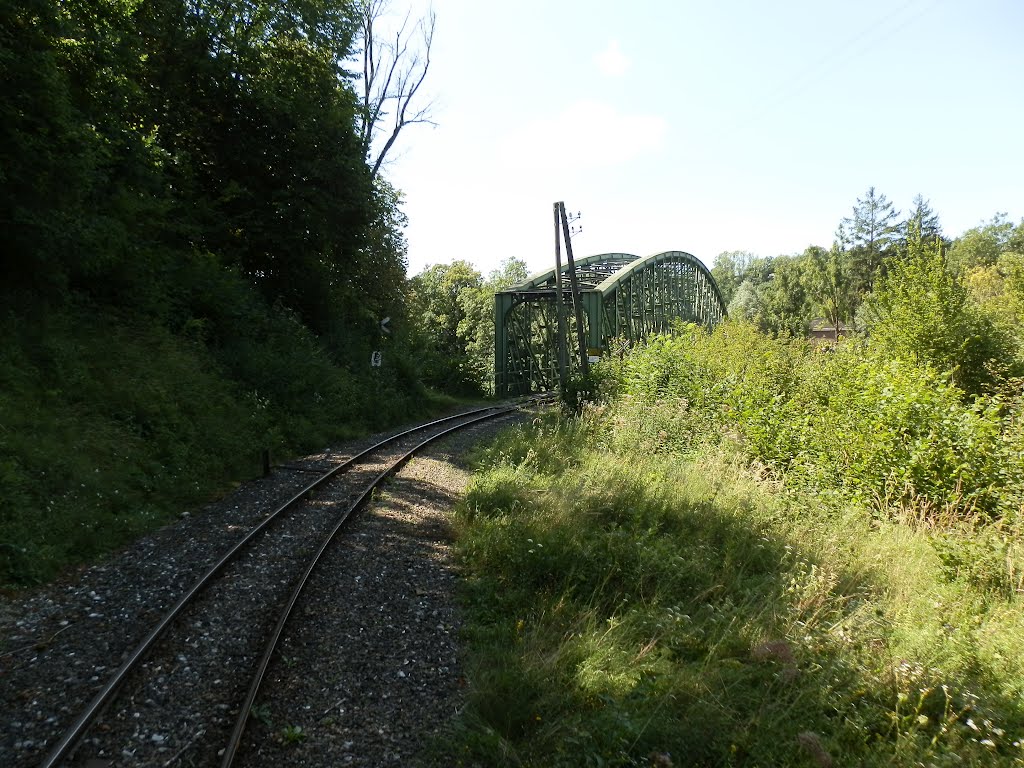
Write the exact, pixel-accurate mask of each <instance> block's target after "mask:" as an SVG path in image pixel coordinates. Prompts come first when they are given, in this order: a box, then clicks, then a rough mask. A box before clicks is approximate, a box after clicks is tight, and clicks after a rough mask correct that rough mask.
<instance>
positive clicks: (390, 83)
mask: <svg viewBox="0 0 1024 768" xmlns="http://www.w3.org/2000/svg"><path fill="white" fill-rule="evenodd" d="M390 5H391V2H390V0H360V4H359V25H360V27H359V32H360V41H359V43H360V46H361V52H362V79H361V89H362V92H361V94H360V101H361V104H360V111H359V137H360V140H361V141H362V145H363V154H364V156H365V157H367V158H368V159H369V162H370V169H371V174H372V175H373V176H374V177H376V176H377V174H378V173H379V172H380V168H381V166H382V165H383V164H384V161H385V158H386V157H387V154H388V152H389V151H391V148H392V147H393V146H394V144H395V142H396V141H397V140H398V136H399V134H400V133H401V132H402V130H403V129H404V128H405V127H406V126H408V125H413V124H415V123H427V124H430V125H433V122H432V121H431V119H430V112H431V108H432V104H431V103H430V102H427V103H426V104H423V105H419V104H417V97H418V96H419V92H420V88H421V87H422V86H423V81H424V80H426V78H427V72H428V71H429V69H430V49H431V46H432V45H433V43H434V28H435V26H436V23H437V16H436V15H435V13H434V11H433V10H432V9H431V10H430V11H429V12H428V13H427V15H426V16H425V17H423V18H421V19H417V20H416V21H415V22H413V23H412V25H411V27H410V23H409V22H410V14H409V13H408V12H407V13H406V15H405V18H404V19H403V20H402V22H401V24H399V25H398V28H397V30H396V31H395V32H394V33H393V34H392V35H388V36H385V34H384V33H383V32H382V31H381V26H382V25H383V23H384V21H383V20H384V17H385V15H386V14H387V11H388V9H389V7H390ZM389 116H390V120H387V126H386V127H385V125H384V123H385V121H386V119H387V118H388V117H389ZM378 136H381V137H382V138H383V144H382V145H380V146H379V148H378V149H377V150H376V156H375V157H373V156H371V153H372V152H373V151H374V143H375V141H376V139H377V137H378Z"/></svg>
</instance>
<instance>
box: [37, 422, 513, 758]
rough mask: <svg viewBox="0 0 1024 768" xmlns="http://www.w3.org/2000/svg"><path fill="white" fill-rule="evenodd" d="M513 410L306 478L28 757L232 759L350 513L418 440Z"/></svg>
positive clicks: (396, 440) (421, 429)
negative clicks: (308, 588)
mask: <svg viewBox="0 0 1024 768" xmlns="http://www.w3.org/2000/svg"><path fill="white" fill-rule="evenodd" d="M516 410H518V406H510V407H503V408H486V409H480V410H477V411H472V412H469V413H463V414H459V415H456V416H452V417H448V418H445V419H440V420H437V421H433V422H430V423H429V424H424V425H420V426H418V427H416V428H414V429H411V430H408V431H406V432H403V433H400V434H398V435H394V436H392V437H389V438H387V439H386V440H383V441H381V442H379V443H377V444H375V445H373V446H371V447H369V448H367V449H366V450H364V451H362V452H360V453H358V454H356V455H354V456H352V457H351V458H349V459H347V460H346V461H344V462H342V463H340V464H337V465H336V466H333V467H331V468H330V469H329V470H327V471H324V472H322V474H320V476H318V477H316V478H315V479H313V480H311V481H310V482H309V483H308V484H307V485H305V486H304V487H303V488H301V489H300V490H299V491H298V492H297V493H295V494H294V495H293V496H292V497H291V498H290V499H289V500H288V501H287V502H285V503H284V504H282V505H280V506H279V507H278V508H277V509H275V510H274V511H273V512H271V513H270V514H268V515H267V516H266V517H265V518H264V519H263V521H262V522H260V523H259V524H258V525H256V526H255V527H254V528H252V529H251V530H249V531H248V532H246V533H245V534H244V535H243V536H241V537H240V538H239V539H238V540H237V542H236V543H235V545H234V546H233V547H232V548H231V549H230V550H229V551H228V552H227V553H225V554H224V555H223V556H222V557H221V558H220V559H219V560H218V561H217V562H216V563H214V564H213V565H212V566H211V567H210V568H209V569H208V570H207V571H206V573H205V574H204V575H203V576H202V577H201V578H199V579H198V580H197V581H196V582H195V584H194V585H193V586H192V587H191V588H190V589H189V590H187V592H186V593H185V594H184V595H183V596H182V597H181V598H180V599H179V600H178V602H177V603H176V604H175V605H174V606H173V607H172V608H171V609H170V610H169V611H167V612H166V614H164V615H163V616H162V618H160V619H159V620H158V621H156V622H155V624H154V626H153V627H152V629H151V630H150V631H149V633H148V634H147V635H146V637H145V639H144V640H142V642H141V643H139V644H138V646H137V647H136V648H135V649H134V651H132V652H131V653H130V654H129V655H128V656H127V658H126V659H125V660H124V661H123V663H121V665H120V667H119V668H118V669H117V671H116V672H115V673H114V674H112V675H111V676H110V678H109V679H108V680H107V681H106V683H105V684H104V685H103V687H102V689H101V690H100V691H99V692H98V693H97V694H96V695H95V697H94V698H93V699H92V701H91V702H90V703H89V705H88V706H87V707H85V709H84V710H82V711H81V713H80V714H79V715H78V716H77V717H76V718H75V719H74V722H73V723H72V724H71V725H70V726H69V727H68V728H67V729H66V730H65V731H64V733H63V734H62V736H61V737H60V738H59V739H58V740H57V741H55V742H54V743H53V744H52V745H50V747H49V751H48V753H47V755H46V757H45V758H44V759H43V762H42V763H40V765H41V766H44V767H45V768H50V767H51V766H58V765H86V766H89V768H102V767H103V766H114V765H135V764H139V762H140V760H142V756H143V755H148V756H150V757H147V758H146V759H145V761H146V762H147V763H150V764H158V765H160V764H162V765H168V766H170V765H174V764H183V765H221V766H224V767H226V766H230V765H232V764H233V762H234V760H235V758H236V756H237V754H238V750H239V747H240V745H241V744H242V739H243V736H244V735H245V733H246V728H247V725H248V724H249V723H250V722H251V720H252V718H253V717H256V718H257V719H258V718H259V717H260V711H259V709H254V707H253V704H254V702H255V701H257V696H258V695H259V691H260V687H261V685H262V682H263V680H264V677H265V674H266V671H267V669H268V666H269V665H270V662H271V659H273V658H274V656H275V653H276V649H277V646H278V643H279V641H280V639H281V637H282V636H283V634H284V633H285V629H286V627H287V626H288V623H289V620H290V619H291V617H292V616H293V613H294V608H295V606H296V604H297V602H298V601H299V599H300V595H301V593H302V590H303V588H304V586H305V585H306V584H307V583H308V581H309V579H310V576H311V574H312V573H313V571H314V569H315V568H316V567H317V563H318V562H319V560H320V558H321V556H322V555H323V554H324V552H325V551H327V549H328V547H329V546H330V543H331V541H332V540H334V539H335V537H336V536H337V535H338V533H339V531H341V529H342V528H343V526H344V524H345V522H346V521H347V520H348V518H349V517H350V516H351V514H352V513H353V512H354V511H355V510H356V509H358V508H359V507H360V506H361V505H362V504H364V503H365V502H366V501H367V500H368V499H369V498H370V497H371V496H372V494H373V492H374V489H376V488H377V487H379V485H380V484H381V483H382V482H383V481H384V480H385V479H386V478H387V477H388V476H389V475H390V474H392V473H393V472H394V471H396V469H397V468H398V467H400V466H401V465H402V464H403V463H404V462H405V461H407V460H408V459H409V458H410V457H411V456H412V455H413V454H415V453H416V452H417V451H419V450H421V449H422V448H424V447H425V446H426V445H428V444H430V443H432V442H434V441H436V440H437V439H439V438H441V437H444V436H446V435H449V434H451V433H453V432H455V431H458V430H461V429H465V428H467V427H469V426H471V425H473V424H478V423H480V422H482V421H487V420H491V419H495V418H499V417H502V416H507V415H509V414H511V413H513V412H514V411H516ZM371 546H372V544H371ZM200 680H201V681H204V683H203V684H197V682H196V681H200ZM183 734H185V735H184V736H183ZM154 747H156V753H154ZM154 754H158V755H159V756H160V757H159V762H153V761H152V760H151V757H152V756H153V755H154Z"/></svg>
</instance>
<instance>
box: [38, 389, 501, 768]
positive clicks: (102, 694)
mask: <svg viewBox="0 0 1024 768" xmlns="http://www.w3.org/2000/svg"><path fill="white" fill-rule="evenodd" d="M518 407H520V406H519V405H517V406H514V407H513V408H509V409H507V411H511V410H515V409H516V408H518ZM498 408H499V406H488V407H487V408H477V409H474V410H471V411H464V412H463V413H458V414H455V415H453V416H446V417H444V418H441V419H435V420H434V421H430V422H427V423H425V424H419V425H417V426H415V427H412V428H411V429H407V430H405V431H403V432H399V433H397V434H395V435H391V436H390V437H387V438H385V439H384V440H381V441H380V442H378V443H375V444H374V445H371V446H370V447H369V448H366V449H365V450H363V451H360V452H359V453H357V454H355V455H354V456H352V457H350V458H348V459H346V460H345V461H343V462H342V463H340V464H339V465H338V466H336V467H333V468H332V469H331V470H329V471H328V472H326V473H325V474H323V475H322V476H320V477H318V478H316V479H315V480H313V481H312V482H310V483H309V484H307V485H306V486H305V487H304V488H302V489H301V490H299V491H298V492H297V493H296V494H295V495H294V496H292V497H291V498H290V499H289V500H288V501H286V502H284V503H283V504H282V505H281V506H279V507H278V508H277V509H275V510H274V511H273V512H271V513H270V514H269V515H267V517H266V518H264V519H263V520H262V521H261V522H260V523H259V524H258V525H256V526H255V527H254V528H252V530H250V531H249V532H248V533H247V534H245V536H243V537H242V538H241V539H239V540H238V541H237V542H236V543H235V544H234V545H233V546H232V547H231V549H229V550H228V551H227V552H226V553H225V554H224V555H223V556H222V557H221V559H220V560H218V561H217V562H216V563H215V564H214V565H213V566H211V567H210V569H209V570H208V571H207V572H206V573H205V574H203V575H202V576H201V577H200V578H199V579H198V580H197V581H196V583H195V584H193V585H192V587H191V588H190V589H189V590H188V592H186V593H185V594H184V595H183V596H182V597H181V598H180V599H179V600H178V602H177V603H175V604H174V606H173V607H172V608H171V609H170V610H169V611H168V612H167V613H166V614H164V616H163V618H162V619H161V620H160V621H159V622H157V624H156V625H155V626H154V627H153V629H152V630H150V632H149V634H148V635H147V636H146V637H145V638H144V639H143V640H142V642H140V643H139V644H138V646H136V648H135V650H134V651H132V653H131V654H130V655H129V656H128V658H127V659H125V661H124V662H123V663H122V664H121V666H120V667H118V669H117V670H116V671H115V672H114V673H113V675H111V677H110V679H109V680H108V681H107V683H106V684H105V685H104V686H103V688H102V689H101V690H100V691H99V693H97V694H96V695H95V696H94V697H93V699H92V701H90V702H89V704H88V705H87V706H86V707H85V709H83V710H82V712H81V713H80V714H79V716H78V718H77V719H76V720H75V722H74V723H72V725H71V726H69V727H68V728H67V730H65V731H64V733H63V734H62V735H61V737H60V739H59V740H58V741H57V742H56V743H55V744H54V746H53V747H52V748H51V749H50V751H49V752H48V753H47V755H46V757H45V758H43V761H42V762H41V763H40V764H39V765H40V768H54V766H56V765H58V764H59V763H60V761H62V760H63V759H64V758H65V757H67V756H68V755H69V753H70V752H71V751H72V750H73V748H75V747H76V746H77V745H78V742H79V741H80V740H81V738H82V736H83V735H84V734H85V733H86V731H87V730H88V729H89V727H90V726H91V725H92V724H93V722H95V720H96V719H97V718H98V717H99V715H100V713H101V712H102V711H103V709H104V707H105V706H106V705H107V704H108V703H109V702H110V701H111V699H112V698H113V697H114V694H116V693H117V691H118V689H119V688H120V687H121V685H122V684H123V683H124V681H125V679H126V678H127V677H128V675H129V673H131V672H132V671H133V670H134V669H135V668H136V667H138V665H139V664H140V663H141V662H142V660H143V659H144V658H145V656H146V654H147V653H148V652H149V650H150V648H151V647H152V646H153V645H154V643H156V641H157V640H158V639H159V638H160V636H161V635H163V633H164V632H165V631H166V630H167V628H168V627H169V626H170V625H171V623H172V622H173V621H174V620H175V619H176V618H177V617H178V615H179V614H180V613H181V612H182V611H183V610H184V609H185V607H186V606H188V605H189V604H190V603H191V602H192V601H193V600H194V599H195V598H196V596H197V595H199V593H200V592H202V591H203V590H204V589H205V588H206V586H207V585H208V584H209V583H210V582H211V581H212V580H213V578H214V577H215V576H216V575H217V574H218V573H220V571H221V570H223V568H224V567H225V566H226V565H227V564H228V563H230V562H231V561H232V560H234V559H235V558H236V557H237V556H238V554H239V553H240V552H241V551H242V549H243V548H244V547H245V546H246V545H247V544H248V543H249V542H250V541H252V539H253V538H254V537H256V536H257V535H258V534H259V533H261V532H262V531H263V530H264V529H266V528H267V527H268V526H269V525H270V524H271V523H272V522H273V521H274V520H276V519H277V518H278V517H279V516H280V515H281V514H282V513H284V512H285V511H287V510H289V509H291V508H292V507H293V506H295V505H296V504H298V503H299V502H300V501H302V499H304V498H305V497H306V496H307V495H308V494H309V493H310V492H311V491H313V490H315V489H316V488H318V487H319V486H320V485H322V484H323V483H326V482H327V481H328V480H330V479H332V478H333V477H334V476H335V475H337V474H339V473H340V472H341V471H342V470H344V469H347V468H348V467H350V466H352V464H354V463H355V462H357V461H359V460H360V459H362V458H363V457H364V456H367V455H369V454H371V453H374V452H375V451H379V450H380V449H381V448H383V447H384V446H386V445H389V444H391V443H394V442H396V441H398V440H400V439H402V438H403V437H407V436H409V435H411V434H413V433H415V432H421V431H423V430H424V429H429V428H431V427H436V426H438V425H441V424H444V423H446V422H450V421H454V420H456V419H465V418H466V417H467V416H472V415H474V414H481V413H487V412H492V411H496V410H498ZM507 411H502V412H507Z"/></svg>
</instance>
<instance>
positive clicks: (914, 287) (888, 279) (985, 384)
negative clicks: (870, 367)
mask: <svg viewBox="0 0 1024 768" xmlns="http://www.w3.org/2000/svg"><path fill="white" fill-rule="evenodd" d="M868 306H869V310H870V315H871V317H872V321H871V323H870V327H869V329H868V330H869V334H870V336H871V340H872V343H873V344H876V345H878V346H880V347H881V348H882V349H883V350H884V351H885V352H886V353H887V354H889V355H892V356H894V357H900V358H903V359H911V360H915V361H917V362H920V363H924V364H928V365H931V366H932V367H934V368H935V369H936V370H938V371H941V372H944V373H949V375H950V377H951V379H952V381H953V383H954V384H956V386H958V387H960V388H961V389H963V390H964V391H965V392H966V393H967V394H969V395H977V394H982V393H983V392H986V391H990V390H991V389H992V388H993V387H994V386H997V385H998V384H999V383H1000V381H1001V380H1003V379H1004V378H1005V376H1006V373H1007V370H1006V368H1007V361H1008V360H1010V359H1011V358H1012V348H1011V345H1010V342H1009V339H1007V338H1006V336H1005V335H1004V334H1003V333H1001V332H1000V331H999V329H998V328H996V326H995V325H994V324H993V323H992V322H991V320H990V319H989V318H988V317H987V316H986V315H984V314H983V313H982V312H980V311H979V308H978V306H977V305H976V304H975V303H974V302H973V301H972V300H971V298H970V295H969V294H968V291H967V289H966V287H965V286H964V285H963V283H962V282H961V281H960V280H959V279H958V278H957V277H956V276H955V275H954V274H953V273H952V272H951V271H950V270H949V269H948V267H947V262H946V256H945V252H944V249H943V247H942V244H941V243H940V242H938V241H932V242H930V243H926V242H924V241H923V240H922V239H921V235H920V232H918V231H917V230H916V228H914V227H913V226H912V227H911V232H910V238H909V240H908V243H907V246H906V248H905V249H904V250H903V251H902V252H901V253H900V254H899V255H898V256H897V257H896V258H895V259H894V260H893V263H892V268H891V269H890V270H889V272H888V274H886V275H884V276H882V277H881V278H880V279H879V280H878V282H877V284H876V285H875V290H874V292H873V293H872V295H871V297H870V301H869V305H868Z"/></svg>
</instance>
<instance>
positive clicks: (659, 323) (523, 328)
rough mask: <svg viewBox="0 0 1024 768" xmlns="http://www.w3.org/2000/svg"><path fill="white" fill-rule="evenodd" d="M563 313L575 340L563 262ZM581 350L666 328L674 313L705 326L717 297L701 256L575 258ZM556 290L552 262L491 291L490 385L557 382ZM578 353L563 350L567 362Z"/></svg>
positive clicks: (531, 387) (528, 386) (526, 389)
mask: <svg viewBox="0 0 1024 768" xmlns="http://www.w3.org/2000/svg"><path fill="white" fill-rule="evenodd" d="M562 271H563V277H564V282H563V295H562V305H563V310H562V311H563V317H564V318H565V322H566V337H567V339H568V340H569V341H568V346H569V349H570V350H573V349H574V348H575V347H576V343H575V339H576V338H578V337H577V333H576V329H575V318H574V316H573V312H572V293H571V290H570V287H569V278H568V267H565V268H563V270H562ZM576 274H577V279H578V281H579V285H580V295H581V299H582V304H583V310H584V312H583V325H584V337H585V338H586V340H587V347H588V353H589V354H591V355H600V354H601V353H602V352H603V351H604V350H605V349H607V346H608V343H609V342H610V341H611V340H612V339H614V338H616V337H619V336H622V337H625V338H627V339H629V340H631V341H635V340H638V339H641V338H644V337H646V336H647V335H649V334H652V333H661V332H665V331H667V330H669V328H671V326H672V324H673V323H674V322H675V321H676V320H683V321H684V322H692V323H698V324H700V325H705V326H708V327H713V326H714V325H716V324H717V323H719V322H720V321H721V320H722V318H723V317H725V302H724V301H723V300H722V294H721V291H720V290H719V289H718V285H717V284H716V283H715V279H714V277H712V275H711V272H710V271H709V270H708V268H707V267H705V266H704V264H703V262H701V261H700V259H698V258H697V257H695V256H693V255H692V254H689V253H686V252H685V251H665V252H663V253H657V254H654V255H652V256H647V257H643V258H641V257H637V256H634V255H632V254H628V253H602V254H597V255H594V256H587V257H585V258H583V259H577V260H576ZM557 312H558V296H557V289H556V276H555V270H554V269H550V270H547V271H544V272H538V273H537V274H535V275H531V276H530V277H529V278H527V279H526V280H524V281H523V282H522V283H520V284H518V285H515V286H513V287H511V288H508V289H507V290H504V291H500V292H498V293H496V294H495V296H494V330H495V339H494V342H495V343H494V374H495V392H496V393H497V394H499V395H506V396H507V395H518V394H527V393H530V392H543V391H551V390H554V389H557V387H558V339H557V336H558V334H557V327H558V314H557ZM574 360H578V352H577V353H574V352H572V351H570V353H569V354H568V361H569V365H570V366H572V362H573V361H574Z"/></svg>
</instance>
